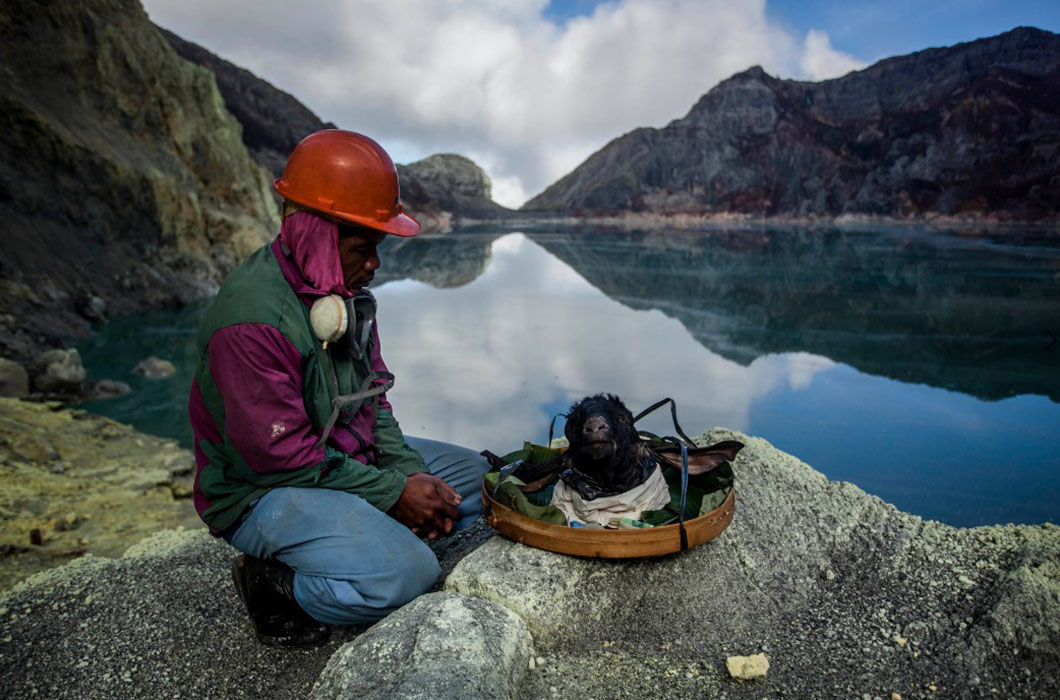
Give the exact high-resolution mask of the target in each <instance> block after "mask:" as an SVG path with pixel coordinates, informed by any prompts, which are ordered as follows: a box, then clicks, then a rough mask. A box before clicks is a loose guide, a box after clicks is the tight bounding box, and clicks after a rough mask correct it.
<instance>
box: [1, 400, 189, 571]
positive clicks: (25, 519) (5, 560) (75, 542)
mask: <svg viewBox="0 0 1060 700" xmlns="http://www.w3.org/2000/svg"><path fill="white" fill-rule="evenodd" d="M194 468H195V460H194V458H193V457H192V454H191V452H189V451H188V450H184V449H181V448H179V447H177V445H176V443H175V442H174V441H172V440H166V439H162V438H157V437H153V436H150V435H144V434H142V433H137V432H135V431H134V430H133V429H132V428H130V427H129V426H127V425H122V424H121V423H116V422H114V421H112V420H109V419H107V418H103V417H101V416H96V415H93V414H91V413H86V412H84V411H68V410H61V409H59V408H58V406H57V405H56V404H41V403H30V402H27V401H16V400H13V399H5V398H0V562H2V566H0V589H4V588H8V587H10V586H11V585H12V584H14V583H15V582H16V581H18V580H19V579H21V578H25V577H26V576H29V575H30V574H32V573H34V572H37V571H41V570H43V569H47V568H50V567H53V566H57V565H59V564H62V563H64V562H67V561H69V560H70V559H72V558H75V557H79V556H81V555H83V554H86V553H88V554H96V555H102V556H118V555H120V554H121V553H122V552H123V551H125V549H126V548H127V547H128V546H129V545H130V544H131V543H133V542H136V541H137V540H139V539H141V538H143V537H146V536H147V535H149V534H151V533H153V532H157V531H158V530H163V529H167V528H172V527H176V526H178V525H186V526H188V527H193V526H199V519H198V516H197V515H196V514H195V509H194V508H192V505H191V482H192V477H193V470H194Z"/></svg>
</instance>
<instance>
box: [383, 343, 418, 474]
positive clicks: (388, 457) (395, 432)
mask: <svg viewBox="0 0 1060 700" xmlns="http://www.w3.org/2000/svg"><path fill="white" fill-rule="evenodd" d="M372 335H373V342H372V358H371V359H372V370H373V371H375V372H389V369H388V368H387V366H386V363H385V362H383V356H382V352H381V351H380V349H379V328H378V323H377V324H376V326H375V327H373V328H372ZM379 399H380V400H379V404H378V406H376V409H375V417H374V418H373V420H372V440H373V442H374V443H375V450H376V459H375V463H376V464H377V465H378V466H379V467H380V468H382V469H391V470H393V471H396V472H398V473H400V474H403V475H405V476H409V475H410V474H420V473H423V472H426V471H427V465H426V464H425V463H424V462H423V458H422V457H420V453H419V452H417V451H416V450H414V449H412V448H411V447H409V445H408V443H406V442H405V435H404V434H403V433H402V432H401V426H399V425H398V422H397V419H396V418H395V417H394V409H393V407H392V406H391V405H390V402H389V401H388V400H387V398H386V394H383V395H382V396H380V397H379Z"/></svg>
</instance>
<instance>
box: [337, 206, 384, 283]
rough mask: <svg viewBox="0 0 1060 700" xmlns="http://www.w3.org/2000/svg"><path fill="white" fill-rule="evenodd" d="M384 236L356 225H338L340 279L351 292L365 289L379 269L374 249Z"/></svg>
mask: <svg viewBox="0 0 1060 700" xmlns="http://www.w3.org/2000/svg"><path fill="white" fill-rule="evenodd" d="M385 235H386V234H384V233H381V232H379V231H376V230H375V229H370V228H368V227H366V226H358V225H357V224H345V223H343V224H339V260H340V261H341V262H342V279H343V281H344V282H345V284H346V289H348V290H350V291H351V292H357V291H360V290H361V289H362V288H363V287H367V286H368V283H369V282H371V281H372V279H373V278H374V277H375V271H376V270H378V269H379V254H378V253H377V252H376V248H377V247H378V245H379V242H380V241H382V240H383V236H385Z"/></svg>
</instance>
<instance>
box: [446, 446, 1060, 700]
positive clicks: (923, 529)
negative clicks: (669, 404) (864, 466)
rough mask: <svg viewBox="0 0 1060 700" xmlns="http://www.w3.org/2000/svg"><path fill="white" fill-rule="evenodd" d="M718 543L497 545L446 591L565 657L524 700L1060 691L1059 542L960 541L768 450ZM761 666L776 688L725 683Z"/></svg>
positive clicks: (1010, 536)
mask: <svg viewBox="0 0 1060 700" xmlns="http://www.w3.org/2000/svg"><path fill="white" fill-rule="evenodd" d="M728 438H735V439H738V440H740V441H742V442H744V443H745V444H746V445H747V446H746V448H745V449H744V450H743V451H742V452H741V453H740V457H739V458H738V460H737V463H736V465H735V468H736V494H737V496H736V515H735V519H734V521H733V524H732V525H731V526H730V527H729V529H728V530H727V531H726V532H724V533H723V534H722V535H721V536H720V537H718V538H717V539H716V540H714V541H712V542H709V543H707V544H705V545H702V546H700V547H698V548H695V549H693V550H691V551H689V552H686V553H684V554H678V555H672V556H667V557H660V558H656V559H648V560H593V559H581V558H575V557H568V556H563V555H559V554H554V553H551V552H546V551H542V550H538V549H532V548H529V547H525V546H522V545H519V544H516V543H514V542H511V541H508V540H505V539H500V538H495V539H493V540H491V541H490V542H488V543H486V544H485V545H483V546H482V547H481V548H479V549H478V550H476V551H475V552H473V553H471V554H470V555H469V556H468V557H466V558H465V559H464V560H463V561H461V563H460V564H459V565H457V567H456V568H455V569H454V570H453V572H452V573H451V574H450V576H449V578H448V579H447V581H446V588H447V589H448V590H453V591H456V592H459V593H463V594H465V595H474V596H479V597H482V598H485V599H487V600H491V601H494V602H497V603H500V604H501V605H504V606H505V607H507V608H509V609H510V610H513V611H514V612H516V613H517V614H518V615H519V616H520V617H522V618H523V619H524V620H525V621H526V622H527V624H528V625H529V627H530V630H531V632H532V634H533V636H534V640H535V646H536V647H537V649H538V653H542V654H544V655H545V656H546V657H547V658H549V659H551V661H550V662H548V663H546V664H545V665H544V666H543V668H542V669H541V670H539V671H538V672H535V673H533V674H531V675H530V676H529V679H528V681H527V683H526V685H525V687H524V688H523V691H522V692H523V694H524V696H525V697H542V696H548V695H550V694H554V691H553V690H552V689H553V688H555V689H556V691H555V692H556V693H558V694H559V696H560V697H569V696H573V695H574V694H579V695H588V696H594V697H615V696H617V695H618V694H619V693H623V692H625V693H629V694H630V695H631V696H633V697H644V696H653V697H674V698H678V697H704V696H714V695H720V694H728V695H730V696H731V697H754V698H758V697H762V696H768V697H777V696H779V695H781V694H783V695H785V696H788V697H807V698H808V697H861V696H862V695H863V694H866V693H867V694H868V695H869V696H870V697H874V696H882V697H888V696H890V694H891V693H895V692H896V693H899V694H900V695H901V696H902V697H919V696H921V695H923V694H924V693H926V692H927V691H928V689H929V687H930V686H935V688H936V689H937V690H938V692H939V693H940V695H945V696H947V697H973V696H978V695H980V694H981V695H984V696H986V695H992V694H994V692H995V691H994V690H992V689H997V690H996V692H997V693H1000V695H998V697H1021V698H1052V697H1057V696H1058V694H1060V677H1058V676H1057V675H1056V673H1055V672H1054V671H1053V670H1051V669H1055V668H1056V667H1057V664H1058V663H1060V595H1058V593H1060V529H1058V528H1057V527H1056V526H1053V525H1046V526H1041V527H1027V526H1024V527H1015V526H1007V527H1000V526H998V527H984V528H975V529H957V528H952V527H948V526H946V525H942V524H940V523H937V522H931V521H924V520H922V519H921V518H919V517H916V516H912V515H908V514H905V513H902V512H900V511H898V510H897V509H895V508H894V507H893V506H891V505H889V504H887V503H884V502H883V501H881V500H880V499H878V498H876V497H874V496H870V495H868V494H866V493H865V492H863V491H861V490H860V489H858V488H857V487H855V486H853V485H851V484H848V483H843V482H830V481H828V480H827V479H826V478H825V477H824V476H822V475H821V474H820V473H818V472H816V471H814V470H813V469H811V468H810V467H809V466H807V465H806V464H803V463H802V462H800V461H799V460H797V459H795V458H794V457H792V456H790V455H787V454H785V453H783V452H781V451H779V450H777V449H775V448H773V447H772V446H771V445H769V444H768V443H767V442H765V441H764V440H761V439H757V438H750V437H747V436H745V435H741V434H739V433H731V432H728V431H723V430H714V431H711V432H710V433H708V434H705V435H703V436H701V438H700V441H701V442H704V443H709V442H715V441H718V440H722V439H728ZM762 652H764V653H765V654H766V655H767V656H768V658H769V673H768V676H767V677H765V678H764V679H759V680H756V681H754V683H753V684H749V685H746V686H745V685H740V683H739V682H738V681H735V680H732V679H730V678H729V675H728V673H727V671H726V670H725V666H724V664H725V659H726V657H728V656H733V655H750V654H757V653H762Z"/></svg>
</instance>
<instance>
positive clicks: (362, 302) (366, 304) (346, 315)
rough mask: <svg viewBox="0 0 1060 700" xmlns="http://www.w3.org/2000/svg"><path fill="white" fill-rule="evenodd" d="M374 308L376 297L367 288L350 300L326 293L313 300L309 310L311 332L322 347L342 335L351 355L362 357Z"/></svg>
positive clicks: (373, 316) (373, 315)
mask: <svg viewBox="0 0 1060 700" xmlns="http://www.w3.org/2000/svg"><path fill="white" fill-rule="evenodd" d="M375 309H376V302H375V297H374V296H372V293H371V292H369V291H368V290H367V289H364V290H361V292H360V293H358V294H357V295H356V296H354V297H353V298H351V299H343V298H342V297H340V296H339V295H337V294H329V295H328V296H326V297H322V298H320V299H317V300H316V301H314V302H313V306H312V307H310V309H309V323H310V325H312V327H313V334H314V335H315V336H316V337H317V338H319V339H320V340H321V341H322V342H323V344H324V349H325V350H326V349H327V347H328V344H329V343H335V342H338V341H339V340H342V339H343V338H345V339H346V349H347V351H348V352H349V353H350V355H352V356H353V357H361V356H362V355H364V354H365V353H366V352H367V351H368V341H369V339H370V338H371V337H372V326H373V325H374V323H375Z"/></svg>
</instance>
